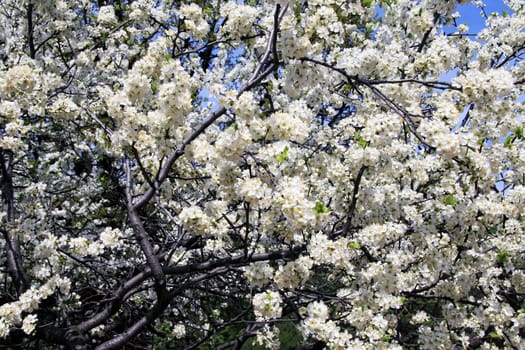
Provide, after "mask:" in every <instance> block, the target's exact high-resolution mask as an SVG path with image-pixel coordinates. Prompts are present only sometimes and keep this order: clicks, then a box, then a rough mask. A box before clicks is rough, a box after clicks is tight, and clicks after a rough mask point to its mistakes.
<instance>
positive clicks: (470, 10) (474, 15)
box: [458, 0, 511, 34]
mask: <svg viewBox="0 0 525 350" xmlns="http://www.w3.org/2000/svg"><path fill="white" fill-rule="evenodd" d="M485 5H486V6H485V13H486V14H487V16H489V15H490V14H491V13H493V12H497V13H499V14H502V13H503V11H506V12H508V13H510V12H511V10H510V9H509V8H508V7H507V6H506V5H505V3H504V2H503V0H486V1H485ZM458 12H459V13H460V14H461V18H460V19H459V20H458V24H459V23H466V24H467V25H468V26H469V28H470V30H469V32H470V33H472V34H475V33H478V32H479V31H480V30H482V29H483V28H484V27H485V19H484V18H483V17H482V14H481V10H480V9H479V8H478V7H477V6H476V5H474V4H472V3H469V4H463V5H459V6H458Z"/></svg>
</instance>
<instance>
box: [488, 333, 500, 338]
mask: <svg viewBox="0 0 525 350" xmlns="http://www.w3.org/2000/svg"><path fill="white" fill-rule="evenodd" d="M489 337H491V338H492V339H501V335H499V334H498V333H496V332H490V333H489Z"/></svg>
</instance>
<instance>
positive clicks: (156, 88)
mask: <svg viewBox="0 0 525 350" xmlns="http://www.w3.org/2000/svg"><path fill="white" fill-rule="evenodd" d="M151 91H153V93H155V92H157V91H159V84H157V83H152V84H151Z"/></svg>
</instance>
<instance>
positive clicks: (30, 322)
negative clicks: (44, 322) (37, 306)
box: [22, 314, 38, 335]
mask: <svg viewBox="0 0 525 350" xmlns="http://www.w3.org/2000/svg"><path fill="white" fill-rule="evenodd" d="M37 322H38V317H37V316H36V315H35V314H30V315H27V316H26V317H25V318H24V321H23V322H22V330H23V331H24V333H25V334H28V335H29V334H31V333H33V331H34V330H35V327H36V323H37Z"/></svg>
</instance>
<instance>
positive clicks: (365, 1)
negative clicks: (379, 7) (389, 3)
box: [361, 0, 374, 7]
mask: <svg viewBox="0 0 525 350" xmlns="http://www.w3.org/2000/svg"><path fill="white" fill-rule="evenodd" d="M373 3H374V0H361V4H363V6H364V7H370V6H372V4H373Z"/></svg>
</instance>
